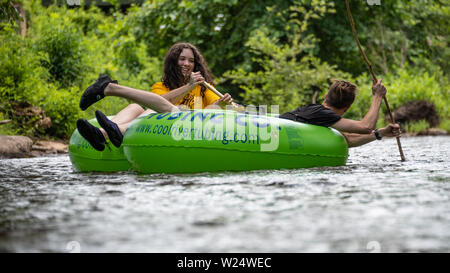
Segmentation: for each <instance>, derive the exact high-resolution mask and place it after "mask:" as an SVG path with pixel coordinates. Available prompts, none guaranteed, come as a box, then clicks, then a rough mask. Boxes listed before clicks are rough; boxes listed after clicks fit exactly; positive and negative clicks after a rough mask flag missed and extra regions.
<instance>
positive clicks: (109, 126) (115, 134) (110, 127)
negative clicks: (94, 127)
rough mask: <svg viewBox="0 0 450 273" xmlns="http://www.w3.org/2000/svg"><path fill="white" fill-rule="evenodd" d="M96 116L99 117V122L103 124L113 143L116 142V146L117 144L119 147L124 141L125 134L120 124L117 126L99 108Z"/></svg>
mask: <svg viewBox="0 0 450 273" xmlns="http://www.w3.org/2000/svg"><path fill="white" fill-rule="evenodd" d="M95 117H96V118H97V121H98V124H100V126H102V128H103V129H105V131H106V133H107V134H108V138H109V140H110V141H111V143H112V144H114V146H116V147H117V148H119V147H120V145H121V144H122V141H123V135H122V132H121V131H120V129H119V126H117V124H116V123H114V122H112V121H111V120H109V119H108V118H107V117H106V116H105V115H104V114H103V113H102V112H100V111H99V110H97V111H95Z"/></svg>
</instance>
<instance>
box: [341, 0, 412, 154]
mask: <svg viewBox="0 0 450 273" xmlns="http://www.w3.org/2000/svg"><path fill="white" fill-rule="evenodd" d="M345 6H346V7H347V14H348V18H349V20H350V26H351V27H352V31H353V36H354V37H355V40H356V44H357V45H358V48H359V52H361V55H362V56H363V58H364V61H365V62H366V64H367V66H369V71H370V74H372V81H373V82H377V76H375V73H374V72H373V68H372V64H371V63H370V62H369V59H368V58H367V56H366V53H364V50H363V49H362V47H361V43H360V42H359V39H358V34H357V33H356V29H355V22H354V21H353V16H352V12H351V11H350V4H349V3H348V0H345ZM383 99H384V104H385V105H386V108H387V110H388V113H389V117H390V118H391V123H395V120H394V116H393V115H392V112H391V108H390V107H389V103H388V101H387V99H386V96H384V97H383ZM396 138H397V145H398V150H399V152H400V158H401V160H402V161H405V160H406V159H405V155H404V154H403V149H402V145H401V143H400V137H396Z"/></svg>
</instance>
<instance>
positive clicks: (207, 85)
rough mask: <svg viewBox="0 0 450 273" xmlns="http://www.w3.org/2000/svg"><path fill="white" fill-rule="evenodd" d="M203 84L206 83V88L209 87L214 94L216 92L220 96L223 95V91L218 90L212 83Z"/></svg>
mask: <svg viewBox="0 0 450 273" xmlns="http://www.w3.org/2000/svg"><path fill="white" fill-rule="evenodd" d="M203 85H204V86H205V87H206V88H208V89H209V90H211V91H213V92H214V94H216V95H217V96H219V97H220V98H222V97H223V95H222V93H220V92H219V91H217V89H216V88H214V86H212V85H210V84H209V83H207V82H203Z"/></svg>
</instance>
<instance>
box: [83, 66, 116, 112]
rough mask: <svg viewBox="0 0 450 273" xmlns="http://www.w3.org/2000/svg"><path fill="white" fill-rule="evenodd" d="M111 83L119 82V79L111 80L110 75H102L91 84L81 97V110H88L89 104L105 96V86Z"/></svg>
mask: <svg viewBox="0 0 450 273" xmlns="http://www.w3.org/2000/svg"><path fill="white" fill-rule="evenodd" d="M109 83H117V81H115V80H114V81H113V80H111V78H110V77H108V75H101V76H100V77H98V79H97V80H96V81H95V82H94V83H93V84H91V85H90V86H89V87H88V88H86V90H85V91H84V93H83V95H82V96H81V99H80V108H81V110H83V111H84V110H86V109H87V108H88V107H89V106H91V105H92V104H94V103H96V102H97V101H99V100H101V99H103V98H104V97H105V88H106V86H108V84H109Z"/></svg>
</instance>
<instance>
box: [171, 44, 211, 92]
mask: <svg viewBox="0 0 450 273" xmlns="http://www.w3.org/2000/svg"><path fill="white" fill-rule="evenodd" d="M185 48H188V49H190V50H192V53H193V54H194V72H197V71H200V72H201V74H202V76H203V78H205V81H206V82H208V83H210V84H213V79H214V76H213V75H212V73H211V72H210V71H209V68H208V65H207V64H206V61H205V59H204V58H203V56H202V54H201V53H200V51H199V50H198V49H197V47H195V46H194V45H193V44H190V43H176V44H174V45H173V46H172V47H171V48H170V49H169V51H168V52H167V55H166V58H165V59H164V75H163V77H162V82H163V84H164V85H165V86H167V87H168V88H169V89H170V90H173V89H176V88H178V87H181V86H183V85H184V84H186V82H185V78H184V76H183V74H182V73H181V70H180V67H179V66H178V57H179V56H180V54H181V52H182V51H183V49H185ZM205 90H206V88H205V87H204V86H203V85H202V86H201V93H202V96H203V95H204V92H205Z"/></svg>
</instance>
